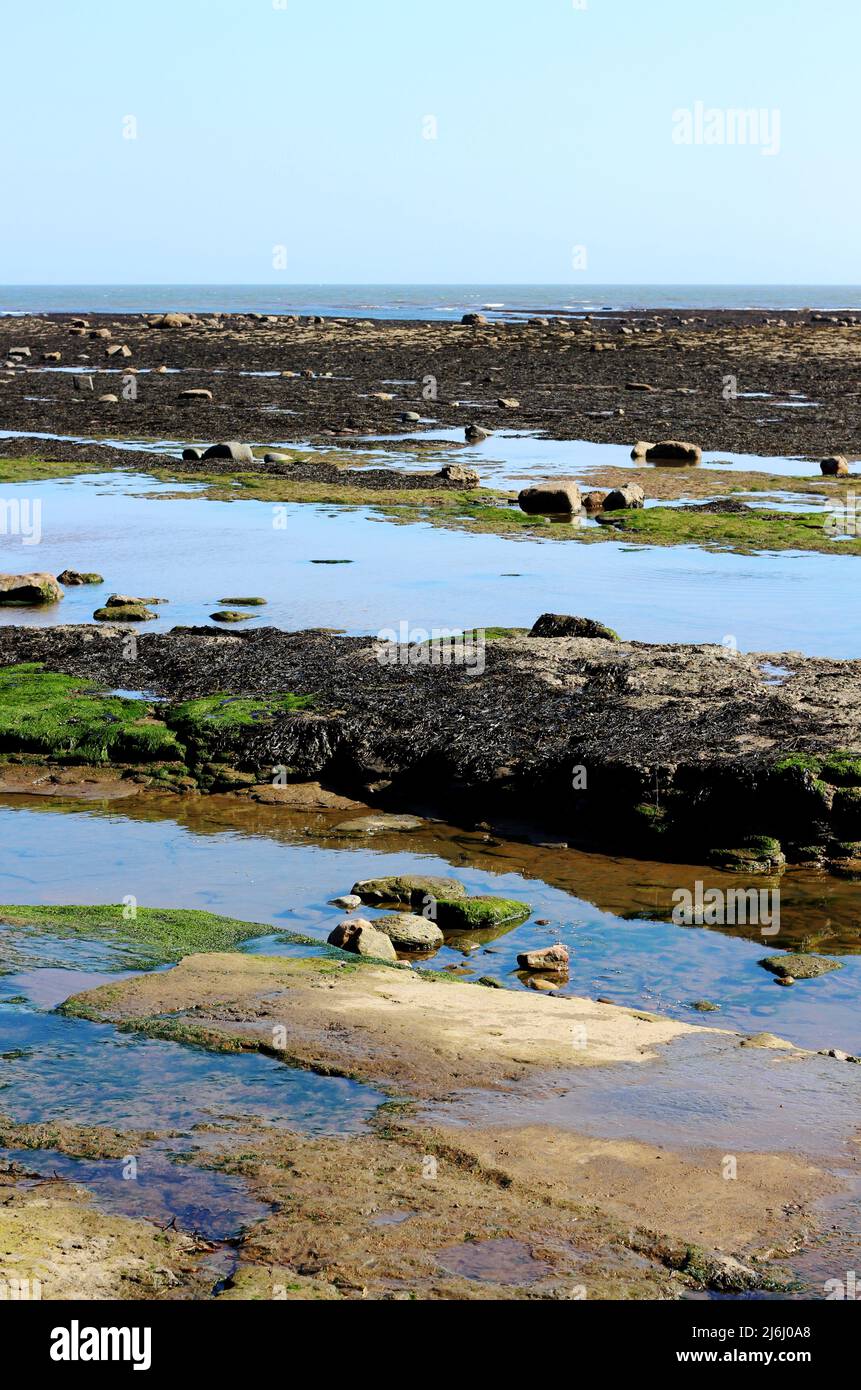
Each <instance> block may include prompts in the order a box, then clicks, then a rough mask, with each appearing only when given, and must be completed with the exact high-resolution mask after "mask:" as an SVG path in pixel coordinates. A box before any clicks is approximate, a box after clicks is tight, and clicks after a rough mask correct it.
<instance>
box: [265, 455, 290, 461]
mask: <svg viewBox="0 0 861 1390" xmlns="http://www.w3.org/2000/svg"><path fill="white" fill-rule="evenodd" d="M263 462H264V463H292V462H293V459H291V457H290V455H289V454H264V455H263Z"/></svg>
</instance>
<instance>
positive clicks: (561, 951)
mask: <svg viewBox="0 0 861 1390" xmlns="http://www.w3.org/2000/svg"><path fill="white" fill-rule="evenodd" d="M517 964H518V965H519V966H520V969H521V970H534V971H536V972H539V973H542V974H547V973H549V974H551V975H561V974H567V972H568V968H569V966H570V964H571V953H570V951H569V950H568V947H567V946H561V945H556V946H546V947H545V948H544V950H542V951H525V952H524V953H523V955H520V956H518V957H517Z"/></svg>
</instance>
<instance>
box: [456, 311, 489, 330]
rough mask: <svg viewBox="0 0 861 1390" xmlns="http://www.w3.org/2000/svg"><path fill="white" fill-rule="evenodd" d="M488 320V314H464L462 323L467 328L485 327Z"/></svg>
mask: <svg viewBox="0 0 861 1390" xmlns="http://www.w3.org/2000/svg"><path fill="white" fill-rule="evenodd" d="M487 322H488V319H487V315H486V314H464V316H463V318H462V319H461V323H462V324H464V325H465V326H466V327H467V328H484V327H485V326H486V324H487Z"/></svg>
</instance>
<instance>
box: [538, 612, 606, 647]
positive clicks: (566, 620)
mask: <svg viewBox="0 0 861 1390" xmlns="http://www.w3.org/2000/svg"><path fill="white" fill-rule="evenodd" d="M529 636H530V637H591V638H595V639H597V640H603V641H605V642H618V641H619V640H620V638H619V634H618V632H614V631H613V629H612V628H611V627H605V626H604V624H603V623H596V622H595V621H594V619H592V618H572V617H569V616H568V615H567V614H566V613H543V614H542V616H541V617H540V618H539V619H538V622H537V623H536V624H535V626H534V627H533V629H532V631H531V632H530V634H529Z"/></svg>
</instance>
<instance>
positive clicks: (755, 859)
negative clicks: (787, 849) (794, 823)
mask: <svg viewBox="0 0 861 1390" xmlns="http://www.w3.org/2000/svg"><path fill="white" fill-rule="evenodd" d="M708 862H709V863H710V864H711V865H712V866H713V867H714V868H716V869H724V870H726V872H727V873H732V874H745V873H747V874H772V873H777V872H779V871H780V870H782V869H784V868H785V867H786V855H785V854H784V853H783V850H782V848H781V845H780V841H779V840H775V839H773V838H772V837H771V836H770V835H752V836H750V837H749V838H748V839H745V840H743V841H742V843H741V845H740V846H739V847H738V848H737V849H714V850H712V851H711V852H710V853H709V856H708Z"/></svg>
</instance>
